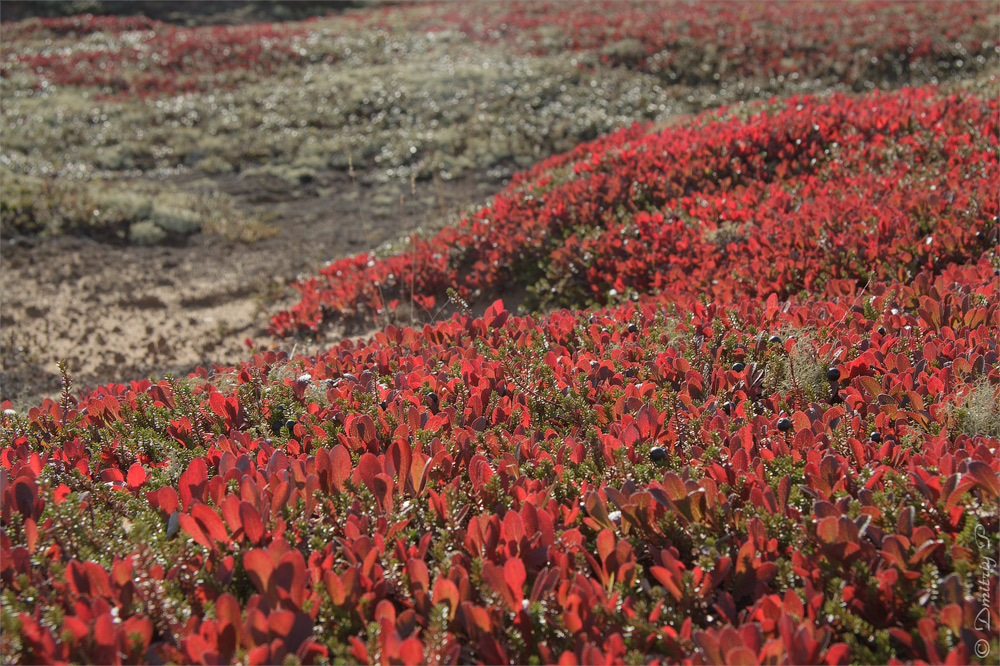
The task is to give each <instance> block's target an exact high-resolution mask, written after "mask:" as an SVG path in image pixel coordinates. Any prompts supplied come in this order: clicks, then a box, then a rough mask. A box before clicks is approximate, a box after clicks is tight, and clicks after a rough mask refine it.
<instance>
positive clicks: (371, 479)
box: [356, 453, 382, 496]
mask: <svg viewBox="0 0 1000 666" xmlns="http://www.w3.org/2000/svg"><path fill="white" fill-rule="evenodd" d="M381 472H382V465H380V464H379V462H378V458H376V457H375V456H374V455H372V454H371V453H363V454H361V460H359V461H358V469H357V470H356V473H357V475H358V476H359V477H360V479H361V481H362V483H364V484H365V486H366V487H367V488H368V490H370V491H371V492H372V494H373V495H376V496H377V493H376V492H375V476H376V475H378V474H380V473H381Z"/></svg>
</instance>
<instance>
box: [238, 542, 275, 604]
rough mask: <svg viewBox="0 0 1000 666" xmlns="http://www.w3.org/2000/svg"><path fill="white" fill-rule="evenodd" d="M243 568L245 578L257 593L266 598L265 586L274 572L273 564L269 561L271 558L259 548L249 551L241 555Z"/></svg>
mask: <svg viewBox="0 0 1000 666" xmlns="http://www.w3.org/2000/svg"><path fill="white" fill-rule="evenodd" d="M243 568H244V569H246V572H247V576H248V577H249V578H250V582H252V583H253V584H254V586H255V587H256V588H257V591H258V592H260V593H261V594H263V595H265V596H266V595H267V586H268V584H269V583H270V581H271V574H272V573H273V572H274V562H273V561H272V560H271V556H270V555H268V554H267V552H266V551H264V550H261V549H260V548H255V549H254V550H249V551H247V552H246V553H244V554H243Z"/></svg>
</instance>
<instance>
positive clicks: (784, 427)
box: [778, 417, 792, 432]
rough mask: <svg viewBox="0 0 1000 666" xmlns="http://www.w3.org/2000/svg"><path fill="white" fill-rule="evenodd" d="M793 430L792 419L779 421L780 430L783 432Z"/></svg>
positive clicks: (785, 418)
mask: <svg viewBox="0 0 1000 666" xmlns="http://www.w3.org/2000/svg"><path fill="white" fill-rule="evenodd" d="M791 429H792V420H791V419H790V418H787V417H784V418H780V419H778V430H780V431H781V432H788V431H789V430H791Z"/></svg>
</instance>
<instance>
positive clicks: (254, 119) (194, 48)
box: [0, 2, 998, 237]
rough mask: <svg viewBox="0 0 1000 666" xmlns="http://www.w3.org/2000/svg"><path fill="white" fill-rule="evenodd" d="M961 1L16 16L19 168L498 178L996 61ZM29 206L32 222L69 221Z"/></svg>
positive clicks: (8, 143)
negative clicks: (634, 140)
mask: <svg viewBox="0 0 1000 666" xmlns="http://www.w3.org/2000/svg"><path fill="white" fill-rule="evenodd" d="M947 7H948V9H947V11H945V10H944V6H942V5H940V4H939V3H938V4H935V3H921V4H919V5H913V6H911V7H908V8H907V9H906V10H905V11H903V10H902V8H901V7H900V6H898V5H893V4H892V3H879V2H875V3H872V2H867V3H851V4H849V5H846V6H845V7H843V8H842V9H841V10H840V11H838V12H830V11H828V8H827V6H826V5H824V4H823V3H812V4H810V3H789V4H781V5H765V4H754V5H732V6H729V5H724V4H723V5H708V4H706V5H693V6H688V5H677V4H670V3H667V4H652V5H650V4H637V3H610V4H609V3H590V4H585V5H582V6H577V5H571V4H561V3H555V4H544V3H514V4H506V3H487V4H486V5H485V6H482V7H480V6H478V5H459V6H452V5H449V4H448V3H444V4H439V5H428V6H421V5H415V6H403V7H392V8H385V9H383V10H371V9H369V10H364V11H353V12H345V13H343V14H340V15H337V16H330V17H327V18H322V19H316V20H310V21H303V22H296V23H287V24H274V25H270V24H251V25H248V26H216V27H205V28H180V27H176V26H172V25H169V24H166V23H162V22H159V21H152V20H148V19H143V18H136V17H94V16H82V17H70V18H63V19H36V20H30V21H22V22H18V23H14V24H10V23H5V24H4V42H5V49H4V52H3V57H2V62H0V74H2V78H0V86H2V88H0V89H2V90H3V92H4V97H5V103H4V106H3V112H4V124H5V127H6V128H8V130H7V133H6V135H5V141H4V162H3V166H4V167H5V171H4V180H5V181H6V182H11V183H14V184H18V183H20V182H21V181H22V180H24V179H26V178H28V177H31V176H34V177H44V178H47V179H54V180H55V181H57V182H60V183H61V182H62V181H64V180H69V181H74V180H79V179H88V180H96V181H98V182H101V183H104V182H108V181H119V180H123V179H134V178H136V177H142V178H149V179H152V180H153V181H154V182H156V183H157V185H158V186H159V187H161V188H165V189H167V190H172V189H173V188H172V187H171V186H170V184H169V183H163V182H162V180H163V176H164V175H165V174H166V173H170V171H171V170H177V169H181V170H185V169H187V170H190V169H193V170H194V171H195V172H197V173H202V174H204V175H205V176H207V177H214V176H218V175H219V174H227V173H239V174H241V175H243V176H246V177H251V176H254V175H266V176H269V177H277V178H281V179H284V180H285V181H287V183H288V186H289V187H290V188H296V187H298V186H301V185H302V184H303V183H306V182H309V181H311V180H313V179H315V178H317V176H318V175H319V174H322V173H323V172H324V171H327V170H331V169H333V170H346V169H347V168H348V166H349V164H353V166H354V167H355V169H356V170H357V173H358V176H359V178H361V179H362V180H373V181H381V182H396V183H409V181H410V180H411V178H413V179H429V178H432V177H440V178H445V179H448V178H456V177H459V176H462V175H463V174H466V173H472V172H480V171H481V172H487V171H490V170H493V172H494V177H495V178H496V180H497V181H499V179H500V178H502V177H506V176H509V175H511V174H512V173H513V171H515V170H516V169H517V168H523V167H527V166H529V165H531V164H534V163H535V162H537V161H539V160H540V159H543V158H545V157H548V156H550V155H553V154H557V153H562V152H565V151H568V150H570V149H572V148H573V147H575V146H576V145H577V144H578V143H580V142H581V141H586V140H591V139H593V138H595V137H597V136H599V135H601V134H605V133H607V132H609V131H612V130H614V129H616V128H618V127H620V126H622V125H628V124H630V123H632V122H634V121H637V120H638V121H643V120H656V119H658V118H666V117H670V116H673V115H676V114H678V113H685V112H692V111H698V110H701V109H704V108H710V107H714V106H718V105H720V104H724V103H730V102H734V101H738V100H745V99H756V98H760V97H761V96H766V95H769V94H781V95H787V94H791V93H801V92H809V91H819V90H827V89H845V90H866V89H871V88H875V87H885V86H895V85H900V84H903V83H914V84H915V83H933V82H937V81H943V80H947V79H950V78H954V77H955V76H966V77H968V76H975V75H976V74H977V73H979V72H983V71H988V70H989V69H990V67H995V64H996V61H997V58H998V54H997V51H996V48H997V44H996V39H995V33H996V29H995V28H996V27H997V19H996V16H995V15H994V12H991V7H990V4H989V3H985V2H964V3H957V4H949V5H947ZM931 17H934V20H931ZM862 45H864V46H862ZM6 189H7V188H5V190H6ZM12 189H14V190H15V191H17V190H18V189H21V188H18V187H14V188H12ZM64 189H66V188H65V187H53V188H51V191H52V192H53V193H54V194H53V196H55V193H59V192H62V191H63V190H64ZM3 196H4V201H5V204H6V205H7V207H8V208H12V206H13V204H12V203H10V202H8V201H7V198H8V197H7V195H6V194H4V195H3ZM15 198H16V197H15ZM85 203H87V204H90V203H93V204H94V205H92V206H91V208H94V209H96V208H97V205H96V204H97V202H92V201H91V200H90V199H87V200H86V201H85ZM84 207H85V206H84ZM50 208H55V207H54V206H51V207H50ZM18 210H21V211H24V214H23V215H21V216H19V217H15V218H14V222H13V223H11V222H6V224H13V225H14V226H13V229H14V230H15V231H18V232H31V231H32V230H33V228H34V227H38V228H42V229H46V228H49V227H50V226H51V225H45V224H40V223H38V222H37V221H34V222H33V223H32V221H31V220H29V221H28V222H27V223H24V224H22V223H21V221H22V219H23V218H24V217H25V216H26V215H29V214H30V213H31V209H25V208H24V207H21V208H18ZM98 217H99V216H98ZM133 217H134V219H131V220H130V221H131V222H134V223H137V222H142V221H148V218H143V217H142V216H141V215H139V214H138V213H136V214H135V215H134V216H133ZM89 222H90V224H88V225H81V224H77V225H75V228H76V229H84V230H85V229H88V228H93V227H95V226H99V225H95V223H94V220H89ZM51 231H52V232H56V233H58V231H59V229H58V228H55V229H51ZM113 231H114V232H118V233H121V230H120V229H113ZM126 231H127V230H126ZM125 235H127V234H125ZM248 235H249V236H250V237H253V236H254V233H253V232H251V233H250V234H248Z"/></svg>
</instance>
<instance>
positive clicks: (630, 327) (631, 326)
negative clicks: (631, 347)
mask: <svg viewBox="0 0 1000 666" xmlns="http://www.w3.org/2000/svg"><path fill="white" fill-rule="evenodd" d="M628 332H629V333H631V334H632V335H635V334H636V333H638V332H639V327H638V326H636V325H635V324H629V325H628Z"/></svg>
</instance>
